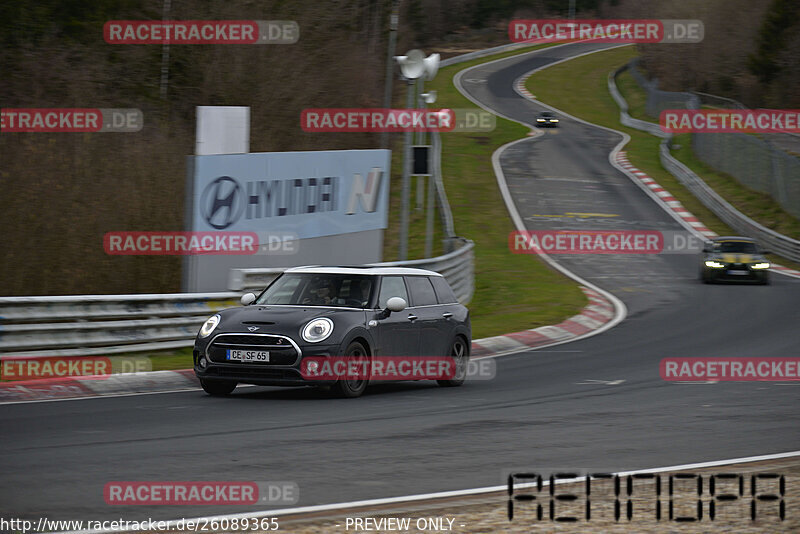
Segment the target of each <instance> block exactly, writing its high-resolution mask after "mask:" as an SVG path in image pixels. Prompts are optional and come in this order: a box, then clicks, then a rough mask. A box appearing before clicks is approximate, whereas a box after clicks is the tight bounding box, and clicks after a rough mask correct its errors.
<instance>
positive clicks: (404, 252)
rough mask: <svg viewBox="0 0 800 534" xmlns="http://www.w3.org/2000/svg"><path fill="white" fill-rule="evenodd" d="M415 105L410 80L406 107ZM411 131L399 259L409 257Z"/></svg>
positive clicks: (405, 152)
mask: <svg viewBox="0 0 800 534" xmlns="http://www.w3.org/2000/svg"><path fill="white" fill-rule="evenodd" d="M413 105H414V80H408V99H407V101H406V108H411V107H413ZM410 190H411V131H410V130H409V131H407V132H405V146H404V147H403V207H402V211H401V212H400V254H399V256H400V257H399V258H398V259H399V260H400V261H404V260H407V259H408V218H409V213H408V211H409V206H408V205H409V196H410V193H411V191H410Z"/></svg>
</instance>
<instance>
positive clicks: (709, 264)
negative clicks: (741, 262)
mask: <svg viewBox="0 0 800 534" xmlns="http://www.w3.org/2000/svg"><path fill="white" fill-rule="evenodd" d="M706 267H712V268H714V269H722V268H723V267H725V264H724V263H720V262H718V261H714V260H710V261H707V262H706Z"/></svg>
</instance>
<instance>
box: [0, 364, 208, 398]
mask: <svg viewBox="0 0 800 534" xmlns="http://www.w3.org/2000/svg"><path fill="white" fill-rule="evenodd" d="M199 387H200V382H199V381H198V380H197V378H196V377H195V375H194V371H192V370H191V369H180V370H177V371H150V372H146V373H121V374H116V375H104V376H76V377H70V378H46V379H40V380H24V381H18V382H3V383H0V404H7V403H12V402H31V401H46V400H64V399H76V398H85V397H105V396H121V395H136V394H142V393H166V392H169V391H182V390H187V389H197V388H199Z"/></svg>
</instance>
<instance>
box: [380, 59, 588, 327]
mask: <svg viewBox="0 0 800 534" xmlns="http://www.w3.org/2000/svg"><path fill="white" fill-rule="evenodd" d="M531 48H533V47H531ZM518 53H519V51H517V52H514V53H506V54H498V55H496V56H491V57H488V58H481V59H479V60H476V61H473V62H469V63H462V64H458V65H453V66H451V67H446V68H444V69H442V70H440V71H439V74H438V75H437V77H436V79H435V80H434V81H433V82H429V83H428V84H426V86H425V88H426V90H430V89H433V90H436V91H437V93H438V99H437V102H436V106H437V107H443V108H474V107H475V106H474V104H472V102H470V101H469V100H467V99H466V98H465V97H464V96H462V95H461V93H459V92H458V90H457V89H456V88H455V86H454V85H453V76H454V75H455V74H456V73H457V72H458V71H461V70H463V69H465V68H468V67H470V66H472V65H477V64H480V63H485V62H487V61H491V60H494V59H498V58H500V57H505V56H508V55H514V54H518ZM528 132H529V129H528V128H526V127H524V126H521V125H519V124H517V123H515V122H511V121H507V120H505V119H501V118H499V117H498V118H497V127H496V128H495V130H494V131H492V132H481V133H445V134H442V174H443V179H444V184H445V189H446V191H447V197H448V200H449V202H450V207H451V209H452V211H453V219H454V221H455V229H456V233H457V234H458V235H460V236H463V237H466V238H468V239H471V240H472V241H474V242H475V296H474V297H473V299H472V302H470V304H469V307H470V314H471V317H472V329H473V337H474V338H475V339H478V338H482V337H487V336H494V335H500V334H504V333H508V332H516V331H519V330H525V329H528V328H536V327H538V326H543V325H548V324H556V323H559V322H561V321H562V320H564V319H566V318H567V317H570V316H572V315H574V314H576V313H578V312H579V311H580V309H581V308H582V307H583V306H584V305H585V304H586V298H585V296H584V295H583V292H582V291H581V290H580V288H579V287H578V285H577V284H576V283H575V282H574V281H573V280H571V279H569V278H566V277H565V276H563V275H561V274H560V273H558V272H556V271H554V270H552V269H551V268H550V267H548V266H547V265H546V264H545V263H544V262H542V261H541V260H540V259H539V258H535V257H531V256H528V255H520V254H512V253H511V252H510V251H509V249H508V235H509V233H510V232H512V231H514V229H515V228H514V226H513V223H512V222H511V218H510V217H509V215H508V211H507V210H506V206H505V203H504V202H503V198H502V196H501V195H500V191H499V189H498V187H497V180H496V178H495V175H494V170H493V168H492V154H493V153H494V151H495V150H497V148H499V147H500V146H502V145H504V144H505V143H508V142H509V141H513V140H515V139H519V138H521V137H525V136H526V135H527V133H528ZM395 213H397V212H396V211H395ZM389 233H390V234H391V233H393V232H392V228H391V226H390V229H389ZM411 235H415V234H414V232H411ZM409 248H411V246H409Z"/></svg>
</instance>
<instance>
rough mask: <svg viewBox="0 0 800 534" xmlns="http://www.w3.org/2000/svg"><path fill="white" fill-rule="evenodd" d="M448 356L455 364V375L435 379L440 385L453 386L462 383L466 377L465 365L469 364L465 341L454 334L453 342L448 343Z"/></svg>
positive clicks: (467, 348)
mask: <svg viewBox="0 0 800 534" xmlns="http://www.w3.org/2000/svg"><path fill="white" fill-rule="evenodd" d="M450 357H451V358H453V360H454V362H455V365H456V375H455V377H453V379H451V380H437V381H436V382H437V383H438V384H439V385H440V386H444V387H448V388H454V387H458V386H460V385H461V384H463V383H464V380H466V379H467V365H468V364H469V347H467V341H466V340H465V339H464V338H463V337H461V336H456V338H455V339H454V340H453V343H451V345H450Z"/></svg>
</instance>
